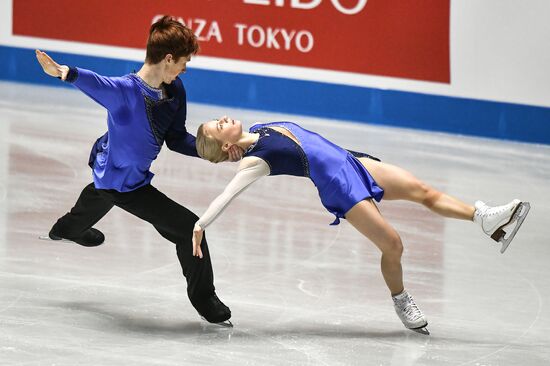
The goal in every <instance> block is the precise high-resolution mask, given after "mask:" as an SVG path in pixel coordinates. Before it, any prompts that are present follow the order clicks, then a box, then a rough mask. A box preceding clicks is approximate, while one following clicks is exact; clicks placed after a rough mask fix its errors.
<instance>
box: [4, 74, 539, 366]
mask: <svg viewBox="0 0 550 366" xmlns="http://www.w3.org/2000/svg"><path fill="white" fill-rule="evenodd" d="M191 92H192V91H190V93H191ZM223 114H227V115H229V116H231V117H233V118H236V119H240V120H242V121H243V124H244V125H245V126H246V127H249V126H251V125H252V123H254V122H265V121H280V120H290V121H295V122H298V123H300V124H302V125H303V126H304V127H306V128H309V129H312V130H314V131H316V132H318V133H321V134H322V135H324V136H325V137H327V138H329V139H330V140H332V141H333V142H335V143H337V144H339V145H341V146H342V147H345V148H348V149H353V150H359V151H365V152H368V153H370V154H372V155H374V156H377V157H379V158H381V159H382V160H383V161H385V162H389V163H392V164H396V165H399V166H401V167H403V168H405V169H407V170H409V171H411V172H413V173H414V174H415V175H416V176H417V177H419V178H421V179H422V180H424V181H426V182H428V183H430V184H431V185H433V186H435V187H436V188H438V189H440V190H442V191H445V192H447V193H449V194H451V195H454V196H456V197H458V198H460V199H462V200H464V201H466V202H470V203H473V202H474V201H475V200H477V199H482V200H485V201H487V202H489V203H492V204H503V203H507V202H509V201H510V200H512V199H513V198H516V197H517V198H520V199H522V200H524V201H530V202H531V207H532V208H531V212H530V214H529V217H528V218H527V219H526V221H525V223H524V225H523V227H522V229H521V230H520V231H519V233H518V234H517V236H516V238H515V240H514V242H513V243H512V244H511V246H510V247H509V249H508V251H507V252H506V253H504V254H500V252H499V249H500V247H499V245H497V244H496V243H494V242H493V241H491V240H490V239H489V238H487V237H486V236H484V235H483V234H482V232H481V230H480V229H479V227H477V226H475V225H474V224H472V223H469V222H464V221H456V220H450V219H444V218H441V217H438V216H436V215H434V214H432V213H430V212H429V211H428V210H427V209H425V208H424V207H421V206H418V205H414V204H412V203H406V202H384V201H383V202H382V203H381V204H380V206H379V207H380V209H381V211H382V213H383V215H384V216H385V217H386V218H387V219H388V221H389V222H391V223H392V224H393V225H394V226H395V227H396V228H397V230H398V231H399V233H400V234H401V236H402V238H403V241H404V244H405V253H404V257H403V266H404V273H405V285H406V287H407V288H408V290H409V291H410V293H411V294H412V295H413V296H414V297H415V299H416V301H417V303H418V304H419V306H420V307H421V309H422V310H423V311H424V313H425V314H426V316H427V317H428V320H429V329H430V332H431V335H430V336H424V335H420V334H417V333H414V332H412V331H409V330H406V329H405V328H404V327H403V325H402V324H401V322H400V321H399V319H398V318H397V316H396V314H395V312H394V310H393V304H392V301H391V298H390V296H389V293H388V290H387V289H386V286H385V284H384V282H383V279H382V276H381V274H380V271H379V257H380V256H379V253H378V251H377V249H376V248H375V247H374V245H373V244H372V243H370V242H369V241H368V240H367V239H365V238H363V237H362V236H361V235H360V234H359V233H357V232H356V231H355V230H354V229H353V228H352V227H351V225H349V224H348V223H347V222H345V221H342V224H341V225H339V226H336V227H334V226H329V225H328V224H329V223H330V222H332V220H333V217H332V216H331V215H330V214H329V213H328V212H327V211H326V210H325V209H324V208H323V206H322V205H321V203H320V200H319V198H318V195H317V192H316V190H315V187H314V186H313V184H312V183H311V182H310V181H309V180H308V179H304V178H296V177H280V176H279V177H268V178H264V179H263V180H260V181H259V182H257V183H256V184H254V185H253V186H252V187H251V188H249V189H248V190H247V191H246V192H245V193H244V194H242V195H241V196H239V198H238V199H237V200H236V201H235V202H234V204H233V205H232V206H230V207H229V208H228V209H227V210H226V212H225V214H224V215H222V216H221V217H220V218H219V219H218V221H216V223H215V224H213V225H212V226H211V227H210V228H209V229H208V230H207V231H208V239H209V246H210V251H211V255H212V261H213V265H214V274H215V284H216V289H217V293H218V295H219V296H220V298H221V299H222V300H223V301H224V302H225V303H226V304H227V305H228V306H229V307H230V308H231V310H232V314H233V316H232V321H233V323H234V327H233V328H220V327H218V326H215V325H211V324H208V323H205V322H204V321H202V320H201V319H200V318H199V317H198V315H197V313H196V312H195V310H194V309H193V307H192V306H191V304H190V303H189V300H188V299H187V295H186V291H185V289H186V286H185V281H184V278H183V276H182V274H181V269H180V266H179V262H178V261H177V257H176V254H175V247H174V246H173V245H172V244H171V243H169V242H168V241H166V240H165V239H163V238H162V237H161V236H160V235H158V234H157V232H156V231H155V230H154V228H153V227H151V226H149V225H148V224H147V223H145V222H142V221H140V220H139V219H137V218H135V217H133V216H131V215H130V214H128V213H126V212H124V211H122V210H120V209H118V208H116V207H115V208H113V210H112V211H111V212H109V213H108V215H107V216H106V217H105V218H104V219H103V220H101V221H100V222H99V223H98V225H97V226H96V227H97V228H98V229H100V230H101V231H103V232H104V233H105V235H106V237H107V240H106V243H105V244H104V245H102V246H100V247H97V248H85V247H81V246H78V245H75V244H70V243H57V242H49V241H41V240H38V236H39V235H43V234H47V232H48V231H49V229H50V227H51V225H52V224H53V223H54V222H55V220H56V219H57V218H58V217H59V216H61V215H63V214H64V213H65V212H67V211H68V210H69V209H70V208H71V207H72V205H73V204H74V203H75V201H76V199H77V197H78V195H79V193H80V191H81V190H82V188H83V187H84V186H85V185H86V184H88V183H90V182H91V172H90V169H89V168H88V166H87V162H88V154H89V151H90V148H91V145H92V142H93V141H95V139H96V138H97V137H99V136H100V135H101V134H103V132H104V131H105V129H106V122H105V116H106V112H105V111H104V110H103V109H101V108H100V107H99V106H97V105H96V104H94V103H93V102H92V101H90V100H88V99H87V98H86V97H85V96H84V95H82V94H80V93H79V92H77V91H75V90H71V89H64V88H49V87H38V86H29V85H23V84H11V83H5V82H3V83H0V136H1V137H0V365H21V366H23V365H28V366H30V365H56V366H59V365H80V366H84V365H93V366H97V365H143V366H145V365H147V366H151V365H398V366H408V365H472V366H481V365H487V366H489V365H530V366H535V365H549V364H550V311H549V310H548V309H550V280H549V277H550V265H549V263H550V146H541V145H532V144H523V143H514V142H505V141H497V140H488V139H480V138H472V137H463V136H453V135H447V134H438V133H430V132H419V131H412V130H404V129H396V128H389V127H379V126H372V125H365V124H354V123H349V122H345V121H333V120H322V119H317V118H309V117H308V118H306V117H302V116H288V115H280V114H276V113H266V112H256V111H248V110H235V109H229V108H223V107H214V106H206V105H198V104H190V105H189V107H188V127H189V131H190V132H191V133H193V134H195V132H196V127H197V126H198V124H199V123H200V122H203V121H206V120H208V119H211V118H215V117H219V116H221V115H223ZM236 168H237V165H236V164H232V163H224V164H220V165H217V166H216V165H214V164H210V163H208V162H205V161H202V160H200V159H196V158H191V157H186V156H182V155H179V154H176V153H174V152H171V151H169V150H168V149H167V148H166V147H165V148H164V149H163V151H162V153H161V155H160V156H159V158H158V160H157V161H156V162H155V163H154V164H153V167H152V171H153V173H155V174H156V177H155V178H154V180H153V185H154V186H155V187H157V188H158V189H160V190H161V191H162V192H164V193H166V194H167V195H168V196H169V197H171V198H173V199H175V200H176V201H178V202H180V203H182V204H183V205H184V206H186V207H188V208H189V209H191V210H192V211H194V212H195V213H197V214H201V213H202V212H204V210H205V209H206V207H207V205H208V203H209V202H210V200H212V199H213V198H214V197H215V196H216V195H217V194H218V193H220V192H221V190H222V189H223V187H224V186H225V183H226V182H228V180H229V179H230V178H231V177H232V176H233V174H234V172H235V170H236Z"/></svg>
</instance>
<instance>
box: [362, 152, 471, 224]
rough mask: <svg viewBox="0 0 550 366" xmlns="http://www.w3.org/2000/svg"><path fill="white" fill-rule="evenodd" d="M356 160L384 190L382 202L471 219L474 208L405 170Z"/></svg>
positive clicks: (372, 161) (365, 159) (370, 160)
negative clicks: (415, 205)
mask: <svg viewBox="0 0 550 366" xmlns="http://www.w3.org/2000/svg"><path fill="white" fill-rule="evenodd" d="M359 161H361V163H362V164H363V166H364V167H365V168H367V170H368V171H369V173H370V174H371V175H372V177H373V178H374V180H375V181H376V183H378V185H379V186H380V187H382V188H383V189H384V199H387V200H407V201H413V202H416V203H420V204H423V205H424V206H426V207H427V208H429V209H430V210H432V211H433V212H435V213H437V214H439V215H442V216H445V217H452V218H456V219H462V220H470V221H471V220H473V217H474V212H475V208H474V206H471V205H468V204H466V203H464V202H462V201H460V200H458V199H456V198H454V197H451V196H449V195H448V194H445V193H443V192H439V191H438V190H436V189H434V188H433V187H430V186H429V185H427V184H426V183H424V182H422V181H421V180H419V179H418V178H416V177H415V176H414V175H412V174H411V173H409V172H408V171H406V170H405V169H402V168H399V167H397V166H395V165H391V164H386V163H382V162H378V161H375V160H372V159H368V158H360V159H359Z"/></svg>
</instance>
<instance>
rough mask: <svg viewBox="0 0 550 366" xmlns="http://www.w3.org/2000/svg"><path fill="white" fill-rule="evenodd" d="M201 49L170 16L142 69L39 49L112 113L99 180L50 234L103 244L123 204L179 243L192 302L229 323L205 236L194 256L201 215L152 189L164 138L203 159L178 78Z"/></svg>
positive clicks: (152, 35) (55, 70)
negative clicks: (102, 71)
mask: <svg viewBox="0 0 550 366" xmlns="http://www.w3.org/2000/svg"><path fill="white" fill-rule="evenodd" d="M198 49H199V45H198V43H197V39H196V37H195V35H194V34H193V32H192V31H191V30H190V29H189V28H187V27H185V26H184V25H183V24H181V23H179V22H178V21H176V20H174V19H173V18H171V17H169V16H165V17H163V18H162V19H160V20H159V21H157V22H156V23H154V24H153V25H152V26H151V28H150V31H149V38H148V40H147V52H146V58H145V62H144V64H143V66H142V67H141V69H140V70H139V71H138V72H137V73H135V74H129V75H125V76H122V77H105V76H101V75H98V74H96V73H94V72H93V71H89V70H85V69H81V68H76V67H69V66H66V65H59V64H58V63H56V62H55V61H54V60H53V59H52V58H51V57H49V56H48V55H47V54H46V53H44V52H42V51H39V50H36V57H37V59H38V61H39V63H40V65H41V66H42V68H43V69H44V72H45V73H46V74H48V75H50V76H54V77H58V78H60V79H61V80H63V81H65V82H68V83H71V84H72V85H74V86H75V87H76V88H78V89H80V90H81V91H82V92H84V93H85V94H86V95H88V96H89V97H91V98H92V99H94V100H95V101H96V102H98V103H99V104H100V105H102V106H103V107H105V108H106V109H107V111H108V117H107V132H106V133H105V134H104V135H103V136H101V137H100V138H99V139H98V140H97V141H96V142H95V143H94V145H93V148H92V152H91V154H90V160H89V165H90V167H91V168H92V171H93V183H91V184H89V185H88V186H86V187H85V188H84V190H83V191H82V193H81V194H80V197H79V198H78V200H77V202H76V204H75V206H74V207H73V208H72V209H71V211H70V212H68V213H67V214H65V215H64V216H62V217H61V218H60V219H59V220H57V222H56V223H55V224H54V225H53V227H52V229H51V231H50V233H49V237H50V239H52V240H61V239H68V240H71V241H74V242H76V243H78V244H80V245H83V246H87V247H92V246H97V245H100V244H102V243H103V242H104V240H105V237H104V235H103V234H102V233H101V232H100V231H99V230H97V229H95V228H93V225H95V224H96V223H97V222H98V221H99V220H100V219H101V218H102V217H103V216H105V214H107V212H109V210H110V209H111V208H112V207H113V206H114V205H116V206H118V207H120V208H122V209H123V210H126V211H128V212H130V213H131V214H133V215H135V216H137V217H139V218H141V219H143V220H145V221H147V222H149V223H151V224H152V225H153V226H154V227H155V229H156V230H157V231H158V232H159V233H160V234H161V235H162V236H163V237H164V238H166V239H168V240H170V241H171V242H173V243H175V244H176V251H177V255H178V259H179V261H180V264H181V267H182V270H183V275H184V276H185V277H186V279H187V294H188V296H189V299H190V300H191V303H192V304H193V306H194V307H195V309H196V310H197V311H198V312H199V314H200V315H201V316H203V317H204V318H205V319H206V320H207V321H209V322H212V323H222V322H225V321H228V320H229V318H230V317H231V311H230V310H229V308H228V307H227V306H225V305H224V304H223V303H222V302H221V301H220V300H219V299H218V297H217V296H216V293H215V289H214V277H213V272H212V263H211V261H210V256H209V254H208V246H207V243H206V240H204V241H203V243H202V244H203V248H204V249H203V253H205V252H206V254H205V256H206V258H207V260H204V259H203V260H199V259H198V258H195V257H193V254H192V229H193V226H194V224H195V222H196V221H197V219H198V217H197V216H196V215H195V214H194V213H193V212H191V211H189V210H188V209H187V208H185V207H183V206H181V205H179V204H178V203H176V202H174V201H172V200H171V199H170V198H168V197H167V196H166V195H164V194H163V193H161V192H159V191H158V190H157V189H156V188H155V187H153V186H152V185H151V179H152V178H153V173H151V172H150V170H149V169H150V166H151V164H152V162H153V161H154V160H155V159H156V158H157V156H158V154H159V152H160V150H161V148H162V145H163V144H164V143H166V145H167V146H168V148H169V149H170V150H173V151H176V152H178V153H181V154H185V155H190V156H197V157H198V154H197V150H196V147H195V137H194V136H192V135H191V134H189V133H188V132H187V129H186V127H185V121H186V114H187V106H186V94H185V88H184V86H183V83H182V81H181V80H180V79H179V78H178V75H179V74H181V73H184V72H185V70H186V64H187V62H189V60H190V59H191V56H192V55H195V54H196V53H197V52H198ZM241 154H242V152H240V150H239V149H234V150H233V151H232V159H233V160H238V159H239V158H240V155H241Z"/></svg>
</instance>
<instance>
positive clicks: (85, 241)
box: [48, 226, 105, 247]
mask: <svg viewBox="0 0 550 366" xmlns="http://www.w3.org/2000/svg"><path fill="white" fill-rule="evenodd" d="M48 237H49V238H50V239H51V240H68V241H72V242H75V243H77V244H80V245H82V246H85V247H97V246H98V245H101V244H103V242H104V241H105V235H103V233H102V232H101V231H99V230H97V229H94V228H90V229H88V230H86V231H84V233H83V234H82V235H80V236H78V237H76V238H67V237H64V236H62V235H60V234H59V233H57V232H56V231H55V226H54V228H52V230H50V233H49V234H48Z"/></svg>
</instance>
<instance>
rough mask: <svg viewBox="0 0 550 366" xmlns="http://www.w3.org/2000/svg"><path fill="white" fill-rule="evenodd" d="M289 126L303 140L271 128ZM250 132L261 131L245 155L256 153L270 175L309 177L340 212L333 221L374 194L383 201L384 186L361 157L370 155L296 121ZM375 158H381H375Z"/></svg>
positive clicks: (324, 199) (327, 204) (325, 200)
mask: <svg viewBox="0 0 550 366" xmlns="http://www.w3.org/2000/svg"><path fill="white" fill-rule="evenodd" d="M270 127H281V128H284V129H286V130H288V131H289V132H290V133H291V134H292V135H294V137H295V138H296V139H297V140H298V141H299V144H297V143H296V142H295V141H294V140H292V139H291V138H289V137H288V136H285V135H284V134H282V133H280V132H278V131H276V130H274V129H272V128H270ZM250 132H252V133H259V134H260V138H259V139H258V141H257V142H256V143H255V144H254V145H252V146H250V147H249V149H248V150H247V151H246V152H245V154H244V156H243V157H246V156H256V157H258V158H261V159H262V160H264V161H265V162H266V163H267V164H268V165H269V168H270V175H283V174H284V175H294V176H301V177H309V178H310V179H311V180H312V181H313V183H314V184H315V186H316V187H317V190H318V191H319V197H320V198H321V202H322V203H323V206H325V208H326V209H327V210H328V211H329V212H331V213H332V214H334V215H335V216H336V219H335V221H334V222H333V223H332V224H331V225H338V224H339V223H340V218H344V216H345V214H346V212H348V211H349V210H350V209H351V208H352V207H353V206H355V204H357V203H358V202H360V201H362V200H364V199H367V198H373V199H375V200H376V201H377V202H380V200H381V199H382V196H383V195H384V190H383V189H382V188H381V187H379V186H378V184H376V182H375V180H374V178H373V177H372V176H371V175H370V174H369V172H368V171H367V169H365V167H364V166H363V164H361V162H360V161H359V160H357V158H358V157H369V158H373V157H371V156H370V155H367V154H362V153H356V152H353V151H348V150H345V149H343V148H341V147H339V146H338V145H335V144H333V143H332V142H330V141H328V140H327V139H325V138H323V137H322V136H320V135H318V134H316V133H314V132H311V131H308V130H306V129H304V128H302V127H300V126H298V125H297V124H295V123H292V122H272V123H266V124H256V125H254V126H252V127H251V128H250ZM374 159H375V160H378V159H376V158H374Z"/></svg>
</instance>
